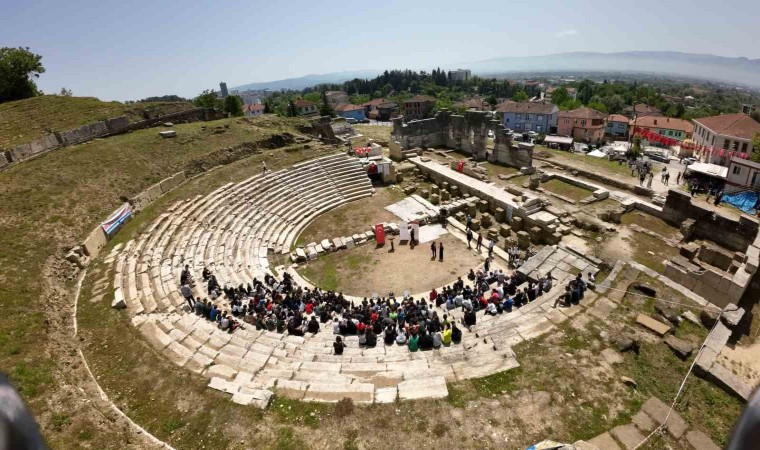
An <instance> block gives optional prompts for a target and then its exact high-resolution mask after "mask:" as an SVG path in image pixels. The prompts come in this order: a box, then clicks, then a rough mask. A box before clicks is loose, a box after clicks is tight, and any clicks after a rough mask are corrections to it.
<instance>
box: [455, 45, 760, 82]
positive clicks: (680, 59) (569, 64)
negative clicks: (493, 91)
mask: <svg viewBox="0 0 760 450" xmlns="http://www.w3.org/2000/svg"><path fill="white" fill-rule="evenodd" d="M467 67H468V68H469V69H471V70H472V71H473V73H477V74H492V75H495V74H507V73H515V72H558V71H560V72H561V71H568V72H572V71H578V72H643V73H655V74H664V75H681V76H685V77H690V78H701V79H705V80H712V81H721V82H727V83H732V84H742V85H747V86H752V87H760V59H748V58H728V57H725V56H716V55H705V54H696V53H681V52H646V51H637V52H619V53H593V52H574V53H558V54H553V55H545V56H529V57H507V58H495V59H488V60H484V61H476V62H472V63H469V64H467Z"/></svg>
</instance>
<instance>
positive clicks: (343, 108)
mask: <svg viewBox="0 0 760 450" xmlns="http://www.w3.org/2000/svg"><path fill="white" fill-rule="evenodd" d="M335 113H336V114H338V116H339V117H343V118H344V119H354V120H356V121H359V120H364V119H366V118H367V116H365V115H364V107H363V106H359V105H352V104H350V103H346V104H345V105H338V106H336V107H335Z"/></svg>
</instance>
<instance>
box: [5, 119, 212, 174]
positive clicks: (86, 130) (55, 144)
mask: <svg viewBox="0 0 760 450" xmlns="http://www.w3.org/2000/svg"><path fill="white" fill-rule="evenodd" d="M222 117H223V114H221V113H216V112H214V111H210V110H207V109H206V108H194V109H189V110H186V111H180V112H176V113H172V114H165V115H163V116H160V117H154V118H151V119H146V120H141V121H140V122H135V123H132V124H130V123H129V119H127V116H119V117H113V118H110V119H106V120H100V121H98V122H93V123H88V124H86V125H82V126H80V127H77V128H73V129H71V130H66V131H56V132H55V133H52V134H48V135H46V136H44V137H41V138H40V139H37V140H36V141H32V142H30V143H28V144H22V145H18V146H16V147H14V148H13V149H11V150H8V151H5V152H2V153H0V168H3V167H5V166H8V165H10V164H14V163H19V162H22V161H25V160H27V159H29V158H33V157H35V156H39V155H42V154H44V153H47V152H49V151H52V150H55V149H58V148H61V147H65V146H67V145H74V144H81V143H84V142H88V141H91V140H93V139H97V138H102V137H106V136H112V135H114V134H119V133H126V132H128V131H133V130H139V129H142V128H148V127H152V126H155V125H158V124H162V123H164V122H172V121H174V122H176V121H184V122H188V121H196V120H215V119H221V118H222Z"/></svg>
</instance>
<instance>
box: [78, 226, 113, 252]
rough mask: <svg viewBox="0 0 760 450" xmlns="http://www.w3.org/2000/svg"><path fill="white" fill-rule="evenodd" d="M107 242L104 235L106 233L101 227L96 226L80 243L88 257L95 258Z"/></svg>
mask: <svg viewBox="0 0 760 450" xmlns="http://www.w3.org/2000/svg"><path fill="white" fill-rule="evenodd" d="M107 243H108V238H107V237H106V233H105V232H104V231H103V228H101V227H100V226H98V227H97V228H95V229H94V230H92V232H90V234H89V235H88V236H87V239H85V240H84V242H83V243H82V246H83V247H84V251H85V253H87V255H88V256H89V257H90V258H92V259H95V258H97V256H98V254H99V253H100V249H101V248H103V247H105V245H106V244H107Z"/></svg>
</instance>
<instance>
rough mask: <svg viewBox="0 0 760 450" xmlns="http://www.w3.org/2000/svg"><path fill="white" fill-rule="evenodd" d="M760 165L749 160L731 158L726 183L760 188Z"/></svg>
mask: <svg viewBox="0 0 760 450" xmlns="http://www.w3.org/2000/svg"><path fill="white" fill-rule="evenodd" d="M758 174H760V163H756V162H754V161H750V160H748V159H741V158H736V157H734V158H731V162H730V163H729V165H728V175H726V181H727V182H728V184H732V185H734V186H747V187H751V188H760V175H758Z"/></svg>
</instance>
